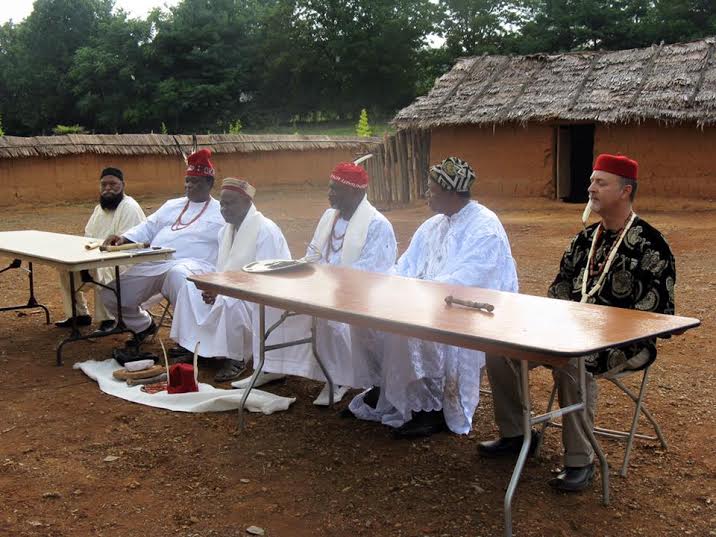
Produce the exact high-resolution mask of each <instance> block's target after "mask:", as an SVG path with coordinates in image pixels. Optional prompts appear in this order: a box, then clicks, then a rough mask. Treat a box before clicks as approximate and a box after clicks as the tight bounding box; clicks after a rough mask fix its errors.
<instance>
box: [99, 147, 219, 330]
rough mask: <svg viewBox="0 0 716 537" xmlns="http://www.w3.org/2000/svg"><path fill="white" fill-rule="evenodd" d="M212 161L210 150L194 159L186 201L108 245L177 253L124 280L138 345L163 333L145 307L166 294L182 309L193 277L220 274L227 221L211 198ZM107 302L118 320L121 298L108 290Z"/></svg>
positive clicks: (125, 308) (125, 306) (127, 317)
mask: <svg viewBox="0 0 716 537" xmlns="http://www.w3.org/2000/svg"><path fill="white" fill-rule="evenodd" d="M210 157H211V150H209V149H200V150H199V151H197V152H196V153H193V154H191V155H189V158H188V165H187V171H186V176H185V177H184V190H185V193H186V196H185V197H183V198H177V199H173V200H169V201H167V202H166V203H165V204H164V205H162V206H161V207H159V209H158V210H157V211H156V212H155V213H153V214H152V215H151V216H149V218H147V220H146V222H143V223H141V224H139V225H137V226H134V227H133V228H131V229H130V230H129V231H126V232H125V233H122V235H112V236H110V237H109V238H107V240H105V244H110V245H120V244H127V243H133V242H136V243H150V244H151V245H152V246H162V247H165V248H173V249H174V250H176V251H175V253H174V258H173V259H170V260H167V261H152V262H148V263H140V264H138V265H133V266H132V267H131V268H130V269H129V270H127V271H126V272H124V273H122V275H121V279H122V281H121V289H122V316H123V318H124V322H125V324H126V325H127V327H128V328H129V329H130V330H132V331H133V332H134V333H135V334H136V338H135V341H139V342H141V341H142V340H143V339H144V338H145V337H147V336H148V335H151V334H153V333H154V332H155V331H156V328H157V327H156V325H155V324H154V322H153V321H152V318H151V317H150V316H149V313H147V312H146V311H145V310H144V309H143V308H142V307H141V304H142V303H144V302H145V301H147V300H148V299H149V298H151V297H152V296H154V295H156V294H158V293H161V294H162V295H164V297H166V298H167V299H168V300H169V302H170V303H171V304H172V305H173V304H176V299H177V296H178V294H179V291H180V290H181V288H182V287H183V286H184V283H185V281H186V277H187V276H188V275H190V274H202V273H204V272H211V271H213V270H214V266H215V265H216V257H217V254H218V252H219V238H218V237H219V231H220V230H221V228H222V227H223V225H224V219H223V218H222V217H221V210H220V207H219V202H218V201H217V200H215V199H214V198H212V197H211V188H212V187H213V185H214V173H215V172H214V166H213V164H212V163H211V160H210ZM111 285H112V286H113V284H111ZM102 300H103V302H104V304H105V305H106V306H107V309H108V310H109V311H110V312H111V313H112V314H114V315H116V312H117V297H116V296H115V294H114V293H113V292H112V291H111V290H109V289H103V290H102Z"/></svg>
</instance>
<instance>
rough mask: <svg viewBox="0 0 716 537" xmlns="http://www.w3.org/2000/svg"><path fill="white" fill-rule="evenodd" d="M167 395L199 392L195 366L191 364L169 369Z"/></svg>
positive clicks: (175, 365) (176, 365) (174, 366)
mask: <svg viewBox="0 0 716 537" xmlns="http://www.w3.org/2000/svg"><path fill="white" fill-rule="evenodd" d="M167 380H168V382H167V393H190V392H198V391H199V387H198V386H197V384H196V374H195V372H194V366H192V365H191V364H174V365H173V366H171V367H170V368H169V378H168V379H167Z"/></svg>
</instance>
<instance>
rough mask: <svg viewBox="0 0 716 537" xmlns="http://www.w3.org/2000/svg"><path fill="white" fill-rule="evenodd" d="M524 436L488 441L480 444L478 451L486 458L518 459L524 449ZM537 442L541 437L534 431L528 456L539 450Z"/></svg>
mask: <svg viewBox="0 0 716 537" xmlns="http://www.w3.org/2000/svg"><path fill="white" fill-rule="evenodd" d="M523 439H524V436H522V435H520V436H512V437H510V438H498V439H496V440H486V441H485V442H480V443H479V444H478V446H477V451H478V453H479V454H480V455H482V456H484V457H517V455H519V454H520V450H521V449H522V440H523ZM537 440H539V435H538V434H537V432H535V431H532V442H531V443H530V450H529V452H528V453H527V456H528V457H529V456H531V455H532V454H533V453H534V451H535V449H536V448H537Z"/></svg>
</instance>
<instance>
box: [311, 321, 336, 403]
mask: <svg viewBox="0 0 716 537" xmlns="http://www.w3.org/2000/svg"><path fill="white" fill-rule="evenodd" d="M317 326H318V320H317V319H316V318H315V317H312V318H311V340H312V341H311V345H312V350H313V356H314V357H315V358H316V361H317V362H318V366H319V367H320V368H321V371H322V372H323V376H325V377H326V381H327V382H328V406H329V407H332V406H333V379H332V378H331V375H330V373H329V372H328V369H327V368H326V366H325V365H324V364H323V362H322V361H321V356H320V355H319V354H318V344H317V339H318V338H317V336H316V334H317V331H316V327H317Z"/></svg>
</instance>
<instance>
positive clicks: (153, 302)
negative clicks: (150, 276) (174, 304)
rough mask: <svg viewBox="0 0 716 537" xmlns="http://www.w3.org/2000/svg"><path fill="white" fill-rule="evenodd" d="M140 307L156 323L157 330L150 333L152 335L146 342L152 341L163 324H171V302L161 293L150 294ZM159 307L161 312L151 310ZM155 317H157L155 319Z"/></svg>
mask: <svg viewBox="0 0 716 537" xmlns="http://www.w3.org/2000/svg"><path fill="white" fill-rule="evenodd" d="M142 308H144V309H145V310H147V312H148V313H149V315H150V316H151V317H152V320H153V321H154V323H155V324H156V325H157V331H156V332H154V333H153V334H152V336H151V337H150V338H149V340H148V342H149V343H153V342H154V339H155V338H156V337H157V334H158V333H159V330H160V329H161V328H162V327H163V326H171V325H172V320H173V319H174V316H173V315H172V310H171V304H170V303H169V300H167V299H166V298H164V295H162V294H161V293H157V294H156V295H154V296H152V297H151V298H150V299H149V300H147V301H146V302H144V303H143V304H142ZM154 308H156V309H160V310H161V313H158V312H156V311H152V309H154ZM157 319H159V320H158V321H157Z"/></svg>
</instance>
